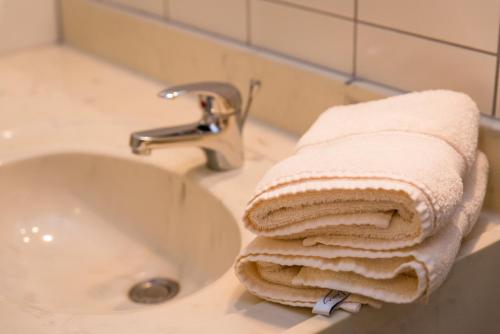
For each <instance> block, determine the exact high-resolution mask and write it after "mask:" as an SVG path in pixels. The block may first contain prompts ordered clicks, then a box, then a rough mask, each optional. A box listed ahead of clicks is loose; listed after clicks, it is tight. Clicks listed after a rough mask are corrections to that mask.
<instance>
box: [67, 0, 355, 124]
mask: <svg viewBox="0 0 500 334" xmlns="http://www.w3.org/2000/svg"><path fill="white" fill-rule="evenodd" d="M62 10H63V27H64V38H65V42H66V43H68V44H69V45H72V46H74V47H77V48H79V49H81V50H85V51H86V52H90V53H92V54H95V55H97V56H100V57H103V58H105V59H108V60H109V61H111V62H113V63H117V64H121V65H124V66H126V67H128V68H132V69H134V70H136V71H138V72H139V73H144V74H145V75H148V76H150V77H152V78H156V79H159V80H163V81H165V82H167V83H169V84H179V83H187V82H195V81H202V80H203V81H207V80H219V81H227V82H231V83H233V84H235V85H236V86H237V87H238V88H239V89H240V90H241V92H242V93H243V95H246V94H247V91H248V82H249V80H250V79H251V78H258V79H260V80H261V81H262V88H261V89H260V91H259V94H258V96H257V98H256V99H255V101H254V106H253V107H252V111H251V113H252V116H254V117H258V118H260V119H262V120H265V121H267V122H270V123H271V124H274V125H276V126H279V127H281V128H283V129H286V130H290V131H293V132H295V133H303V132H304V131H305V130H306V129H307V128H308V127H309V126H310V125H311V124H312V123H313V122H314V120H315V119H316V118H317V117H318V115H319V114H320V113H321V112H323V111H324V110H325V109H326V108H328V107H330V106H332V105H338V104H344V103H346V91H351V90H352V92H351V94H350V95H352V96H354V97H353V98H354V99H359V98H361V96H363V93H362V92H361V91H359V89H355V88H354V87H352V86H348V85H345V84H344V82H345V80H346V79H347V78H346V77H344V76H339V75H333V74H331V73H328V72H326V71H321V70H318V69H315V68H310V67H307V66H303V65H297V63H295V62H291V61H287V60H283V59H282V58H280V57H276V56H270V55H267V54H265V53H262V52H259V51H254V50H251V49H250V48H248V47H244V46H236V45H234V44H230V43H224V42H218V41H217V40H215V39H207V38H204V37H203V36H200V35H199V34H194V33H192V32H190V31H186V30H182V29H179V28H177V27H174V26H172V25H169V24H168V23H164V24H161V23H160V24H159V23H158V22H153V21H151V20H143V19H141V18H140V17H137V16H136V15H128V14H127V13H125V12H123V11H116V10H114V9H113V8H109V7H105V6H99V5H98V4H96V3H95V2H92V1H86V0H63V1H62ZM89 19H92V21H93V24H91V25H89V24H88V20H89ZM172 45H175V47H172ZM152 94H155V92H152Z"/></svg>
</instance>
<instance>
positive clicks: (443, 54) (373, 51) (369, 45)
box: [357, 24, 496, 114]
mask: <svg viewBox="0 0 500 334" xmlns="http://www.w3.org/2000/svg"><path fill="white" fill-rule="evenodd" d="M358 34H359V35H358V56H357V60H358V62H357V71H358V72H357V73H358V75H359V76H360V77H362V78H366V79H370V80H374V81H377V82H381V83H384V84H387V85H390V86H394V87H396V88H399V89H402V90H422V89H432V88H447V89H453V90H458V91H462V92H465V93H467V94H469V95H470V96H471V97H472V98H473V99H474V100H475V101H476V102H477V104H478V106H479V108H480V109H481V111H482V112H484V113H486V114H490V113H491V111H492V102H493V90H494V81H495V80H494V78H495V70H496V57H494V56H491V55H487V54H484V53H480V52H476V51H470V50H466V49H463V48H460V47H455V46H450V45H447V44H441V43H438V42H432V41H429V40H426V39H422V38H418V37H413V36H409V35H405V34H401V33H396V32H392V31H389V30H385V29H379V28H373V27H370V26H365V25H363V24H361V25H359V28H358Z"/></svg>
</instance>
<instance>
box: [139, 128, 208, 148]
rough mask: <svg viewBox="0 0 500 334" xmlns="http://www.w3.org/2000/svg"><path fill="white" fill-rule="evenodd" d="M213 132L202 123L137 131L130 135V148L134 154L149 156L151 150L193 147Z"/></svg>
mask: <svg viewBox="0 0 500 334" xmlns="http://www.w3.org/2000/svg"><path fill="white" fill-rule="evenodd" d="M211 134H213V132H212V131H211V130H210V129H209V128H207V127H206V126H204V125H202V124H200V123H192V124H186V125H180V126H173V127H165V128H156V129H150V130H144V131H137V132H134V133H132V134H131V135H130V148H131V149H132V152H133V153H134V154H139V155H149V154H151V150H153V149H156V148H161V147H164V146H167V145H168V146H169V147H172V145H174V144H177V145H179V144H181V145H182V146H186V145H193V142H197V141H200V140H201V139H202V138H203V137H205V136H209V135H211Z"/></svg>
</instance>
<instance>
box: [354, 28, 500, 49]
mask: <svg viewBox="0 0 500 334" xmlns="http://www.w3.org/2000/svg"><path fill="white" fill-rule="evenodd" d="M358 23H360V24H363V25H366V26H369V27H373V28H377V29H381V30H387V31H392V32H395V33H399V34H402V35H407V36H412V37H415V38H420V39H424V40H427V41H431V42H435V43H439V44H444V45H448V46H454V47H456V48H461V49H465V50H468V51H474V52H478V53H482V54H486V55H489V56H496V55H497V54H498V53H497V52H498V50H497V52H492V51H486V50H482V49H477V48H474V47H471V46H467V45H462V44H457V43H453V42H448V41H445V40H442V39H438V38H434V37H430V36H425V35H420V34H416V33H413V32H409V31H404V30H400V29H397V28H392V27H387V26H384V25H380V24H378V23H371V22H368V21H363V20H359V19H358Z"/></svg>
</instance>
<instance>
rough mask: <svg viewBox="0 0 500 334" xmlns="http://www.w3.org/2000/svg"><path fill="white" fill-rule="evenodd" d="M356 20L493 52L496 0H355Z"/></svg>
mask: <svg viewBox="0 0 500 334" xmlns="http://www.w3.org/2000/svg"><path fill="white" fill-rule="evenodd" d="M358 17H359V19H360V20H364V21H368V22H372V23H377V24H380V25H383V26H388V27H392V28H397V29H400V30H405V31H409V32H412V33H416V34H420V35H425V36H429V37H433V38H438V39H442V40H445V41H449V42H453V43H457V44H462V45H466V46H470V47H473V48H478V49H482V50H486V51H490V52H495V53H496V52H497V43H498V25H499V22H500V1H498V0H418V1H401V0H376V1H373V0H359V4H358Z"/></svg>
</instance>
